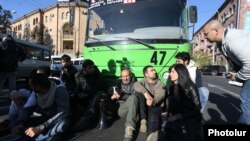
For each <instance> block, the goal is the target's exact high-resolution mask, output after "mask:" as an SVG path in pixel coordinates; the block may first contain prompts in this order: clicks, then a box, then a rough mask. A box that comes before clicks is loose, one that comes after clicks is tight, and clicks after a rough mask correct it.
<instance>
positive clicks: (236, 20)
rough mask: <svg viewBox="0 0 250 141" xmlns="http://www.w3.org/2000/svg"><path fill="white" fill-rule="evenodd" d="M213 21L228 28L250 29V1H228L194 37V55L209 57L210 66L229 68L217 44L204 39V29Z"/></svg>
mask: <svg viewBox="0 0 250 141" xmlns="http://www.w3.org/2000/svg"><path fill="white" fill-rule="evenodd" d="M211 20H219V21H220V22H221V23H222V24H223V25H224V27H227V28H236V29H250V0H226V1H225V2H224V3H223V4H222V5H221V7H220V8H219V9H218V10H217V11H216V12H215V14H214V15H213V16H212V17H211V18H210V19H209V20H208V21H207V22H206V23H205V24H204V25H203V26H202V27H201V28H200V29H199V30H197V31H196V33H195V34H194V37H193V41H192V43H193V54H195V53H196V52H198V51H200V52H202V53H204V54H205V56H208V58H209V64H212V65H215V64H221V65H225V66H226V67H227V68H228V67H229V66H228V63H227V61H226V59H225V58H224V56H223V55H222V54H220V52H219V50H218V49H217V48H216V44H215V43H210V42H209V41H207V40H206V39H205V38H204V33H203V28H204V26H205V25H206V24H207V23H209V22H210V21H211Z"/></svg>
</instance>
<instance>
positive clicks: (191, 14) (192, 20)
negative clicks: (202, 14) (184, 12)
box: [189, 5, 197, 24]
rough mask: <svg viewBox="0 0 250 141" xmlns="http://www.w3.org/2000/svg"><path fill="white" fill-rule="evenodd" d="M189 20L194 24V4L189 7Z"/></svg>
mask: <svg viewBox="0 0 250 141" xmlns="http://www.w3.org/2000/svg"><path fill="white" fill-rule="evenodd" d="M189 20H190V23H192V24H194V23H197V7H196V6H193V5H192V6H190V7H189Z"/></svg>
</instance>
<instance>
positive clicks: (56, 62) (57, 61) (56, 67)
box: [50, 55, 62, 71]
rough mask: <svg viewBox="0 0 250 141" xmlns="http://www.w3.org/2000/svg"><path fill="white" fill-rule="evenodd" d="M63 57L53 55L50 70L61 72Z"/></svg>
mask: <svg viewBox="0 0 250 141" xmlns="http://www.w3.org/2000/svg"><path fill="white" fill-rule="evenodd" d="M61 68H62V63H61V56H56V55H52V56H51V65H50V69H51V70H53V71H61Z"/></svg>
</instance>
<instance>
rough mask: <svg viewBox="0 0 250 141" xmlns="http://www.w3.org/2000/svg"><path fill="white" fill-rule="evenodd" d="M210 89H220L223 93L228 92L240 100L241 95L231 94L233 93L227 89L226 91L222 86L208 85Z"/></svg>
mask: <svg viewBox="0 0 250 141" xmlns="http://www.w3.org/2000/svg"><path fill="white" fill-rule="evenodd" d="M208 87H211V88H217V89H220V90H222V91H225V92H227V93H228V94H231V95H233V96H235V97H237V98H240V96H239V94H236V93H234V92H231V91H229V90H226V89H224V88H223V87H222V86H218V85H214V84H210V83H208Z"/></svg>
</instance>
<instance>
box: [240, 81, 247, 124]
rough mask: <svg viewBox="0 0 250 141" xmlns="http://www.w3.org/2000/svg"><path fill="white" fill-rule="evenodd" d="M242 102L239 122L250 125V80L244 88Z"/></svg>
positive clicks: (241, 94) (241, 93)
mask: <svg viewBox="0 0 250 141" xmlns="http://www.w3.org/2000/svg"><path fill="white" fill-rule="evenodd" d="M240 101H241V104H240V107H241V115H240V118H239V120H238V122H239V123H241V124H247V125H250V80H246V81H245V82H244V84H243V86H242V89H241V92H240Z"/></svg>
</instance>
